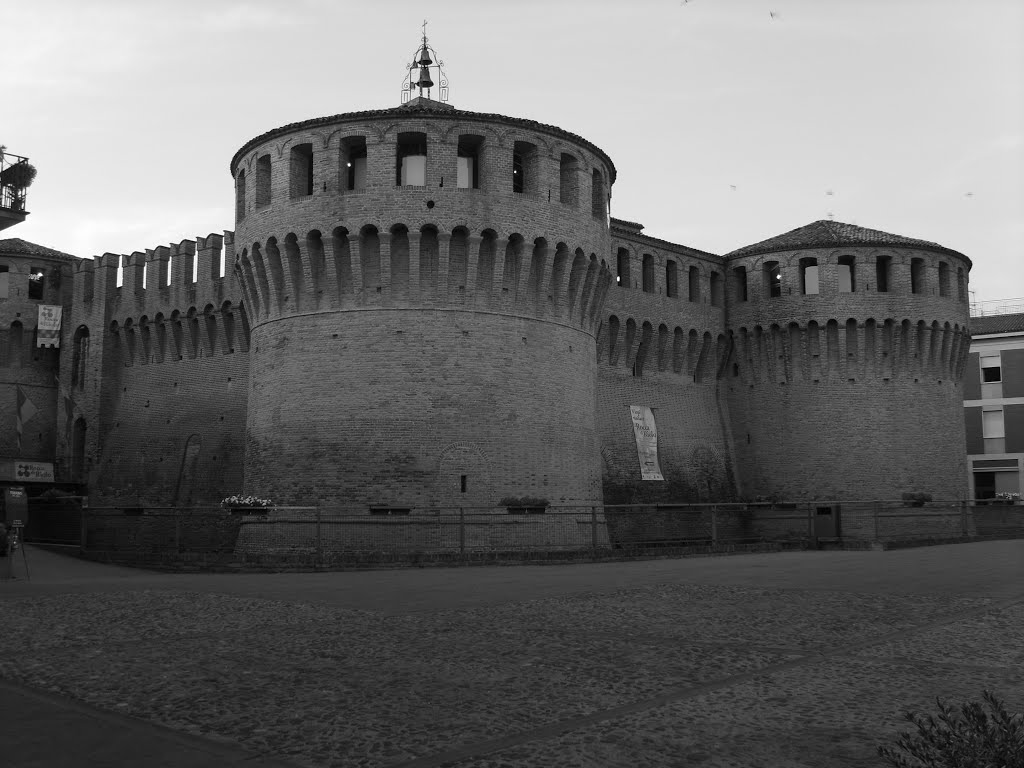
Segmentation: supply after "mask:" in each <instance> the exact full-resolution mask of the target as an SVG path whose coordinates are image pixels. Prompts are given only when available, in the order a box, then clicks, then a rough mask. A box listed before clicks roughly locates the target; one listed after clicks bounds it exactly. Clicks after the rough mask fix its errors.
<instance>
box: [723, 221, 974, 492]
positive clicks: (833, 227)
mask: <svg viewBox="0 0 1024 768" xmlns="http://www.w3.org/2000/svg"><path fill="white" fill-rule="evenodd" d="M726 266H727V271H728V276H729V293H728V316H727V325H728V328H729V333H730V335H731V337H732V343H733V350H732V355H731V357H730V359H729V362H728V364H727V365H726V366H725V368H724V370H723V371H722V375H723V379H724V381H723V382H722V383H723V384H724V385H725V390H726V392H727V395H728V404H729V410H730V421H731V423H732V425H733V426H732V431H733V435H732V438H733V442H734V447H735V456H736V474H737V482H738V485H739V488H740V491H741V493H742V494H743V495H745V496H749V497H753V496H779V497H782V498H786V499H794V500H795V499H812V498H817V499H846V500H855V499H899V498H901V495H902V494H903V493H912V492H921V493H930V494H932V496H933V497H934V498H935V499H936V500H939V499H961V498H964V497H965V495H966V456H965V447H964V441H963V438H962V425H963V394H962V391H961V386H960V379H961V374H962V371H963V367H964V364H965V361H966V359H967V354H968V349H969V346H970V336H969V331H968V327H967V326H968V303H967V273H968V271H969V270H970V267H971V262H970V260H969V259H968V258H967V257H966V256H964V255H963V254H961V253H957V252H956V251H953V250H950V249H948V248H944V247H942V246H940V245H937V244H936V243H930V242H927V241H924V240H916V239H912V238H908V237H901V236H898V235H891V234H888V233H885V232H878V231H875V230H870V229H864V228H862V227H857V226H853V225H850V224H842V223H840V222H836V221H818V222H815V223H813V224H810V225H808V226H806V227H801V228H799V229H795V230H793V231H792V232H788V233H786V234H783V235H780V236H778V237H775V238H772V239H770V240H766V241H764V242H761V243H757V244H755V245H751V246H747V247H746V248H741V249H739V250H737V251H734V252H732V253H730V254H727V255H726ZM957 424H959V425H961V429H960V430H956V429H953V430H952V431H951V427H952V426H955V425H957ZM936 435H944V436H945V437H942V438H941V439H936Z"/></svg>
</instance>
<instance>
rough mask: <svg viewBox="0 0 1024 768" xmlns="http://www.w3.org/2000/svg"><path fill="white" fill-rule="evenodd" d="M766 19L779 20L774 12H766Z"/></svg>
mask: <svg viewBox="0 0 1024 768" xmlns="http://www.w3.org/2000/svg"><path fill="white" fill-rule="evenodd" d="M768 18H770V19H772V20H773V21H774V20H775V19H777V18H779V14H777V13H776V12H775V11H768Z"/></svg>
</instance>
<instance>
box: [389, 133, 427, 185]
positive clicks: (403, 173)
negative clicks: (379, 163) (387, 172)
mask: <svg viewBox="0 0 1024 768" xmlns="http://www.w3.org/2000/svg"><path fill="white" fill-rule="evenodd" d="M395 185H396V186H399V187H425V186H426V185H427V134H425V133H420V132H417V131H407V132H404V133H400V134H398V147H397V151H396V153H395Z"/></svg>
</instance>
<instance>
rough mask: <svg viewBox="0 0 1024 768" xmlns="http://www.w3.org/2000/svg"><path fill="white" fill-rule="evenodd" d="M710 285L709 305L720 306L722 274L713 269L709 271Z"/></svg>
mask: <svg viewBox="0 0 1024 768" xmlns="http://www.w3.org/2000/svg"><path fill="white" fill-rule="evenodd" d="M710 287H711V306H712V307H720V306H722V276H721V275H720V274H719V273H718V272H715V271H712V272H711V277H710Z"/></svg>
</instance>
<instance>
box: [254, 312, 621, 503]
mask: <svg viewBox="0 0 1024 768" xmlns="http://www.w3.org/2000/svg"><path fill="white" fill-rule="evenodd" d="M251 359H252V376H251V378H250V381H251V382H252V384H251V390H250V396H249V412H248V423H247V437H246V458H245V492H246V493H248V494H255V495H258V496H261V497H265V498H271V499H272V500H273V501H274V502H275V503H277V504H289V505H299V504H311V503H314V502H317V501H319V502H321V503H323V504H332V505H338V506H344V507H347V508H351V509H353V510H356V509H362V510H368V509H369V507H371V506H378V505H379V506H387V507H419V508H422V507H445V508H453V507H460V506H462V507H473V506H479V507H494V506H496V505H498V503H499V502H500V500H501V499H502V498H503V497H506V496H519V497H522V496H531V497H542V498H545V499H548V500H549V501H550V503H552V504H588V505H589V504H594V503H599V502H600V493H601V488H600V482H601V478H600V462H599V451H598V441H597V437H596V431H595V426H594V420H595V405H596V392H595V389H596V379H597V372H596V362H595V354H594V339H593V337H592V336H590V335H588V334H587V333H585V332H583V331H581V330H580V329H578V328H574V327H571V326H567V325H560V324H558V323H554V322H545V321H538V320H536V319H531V318H525V317H524V318H519V317H509V316H507V315H498V314H493V313H485V312H472V311H463V310H422V309H416V310H401V309H373V310H352V311H343V312H331V313H320V314H311V315H305V316H298V317H291V318H285V319H282V320H275V321H272V322H268V323H264V324H263V325H260V326H257V327H256V328H254V329H253V331H252V345H251Z"/></svg>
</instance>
